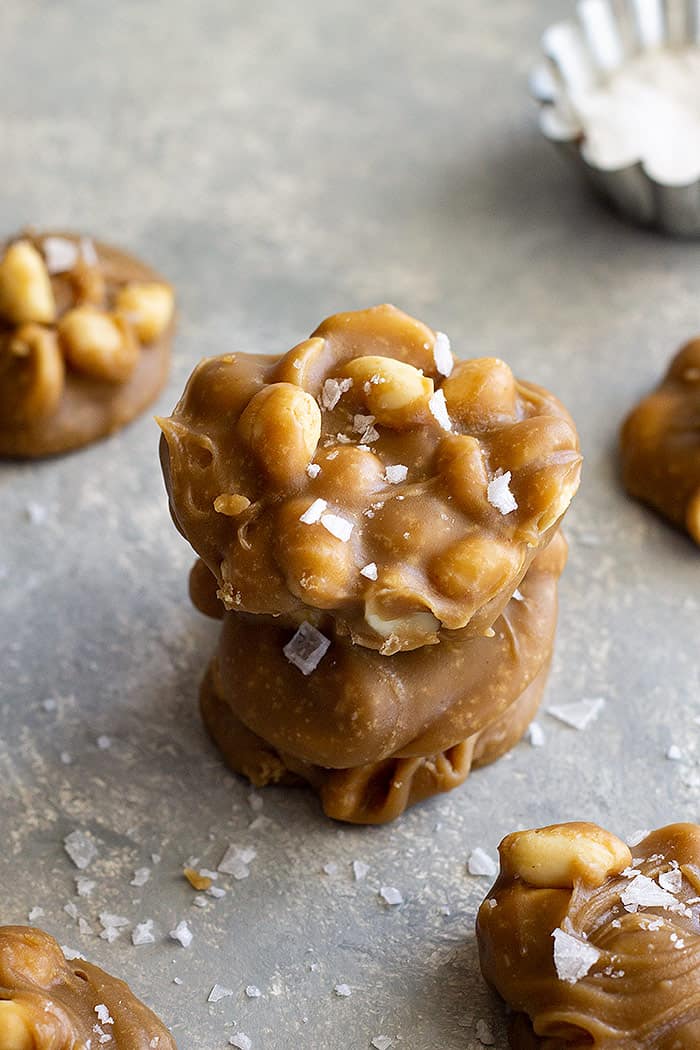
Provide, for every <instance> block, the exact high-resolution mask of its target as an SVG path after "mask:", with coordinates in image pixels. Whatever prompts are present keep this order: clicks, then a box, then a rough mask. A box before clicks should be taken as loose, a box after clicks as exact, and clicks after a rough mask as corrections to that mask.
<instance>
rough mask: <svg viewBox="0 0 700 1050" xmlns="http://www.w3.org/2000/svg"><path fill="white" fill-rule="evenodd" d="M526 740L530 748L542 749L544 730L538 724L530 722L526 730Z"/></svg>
mask: <svg viewBox="0 0 700 1050" xmlns="http://www.w3.org/2000/svg"><path fill="white" fill-rule="evenodd" d="M527 738H528V741H529V742H530V747H544V745H545V735H544V729H543V728H542V726H541V725H540V724H539V722H531V723H530V725H529V726H528V730H527Z"/></svg>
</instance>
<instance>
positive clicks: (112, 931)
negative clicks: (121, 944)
mask: <svg viewBox="0 0 700 1050" xmlns="http://www.w3.org/2000/svg"><path fill="white" fill-rule="evenodd" d="M119 933H120V931H119V930H118V929H117V927H116V926H105V928H104V930H103V931H102V933H101V934H100V938H101V940H103V941H107V944H114V942H115V941H116V939H117V937H118V936H119Z"/></svg>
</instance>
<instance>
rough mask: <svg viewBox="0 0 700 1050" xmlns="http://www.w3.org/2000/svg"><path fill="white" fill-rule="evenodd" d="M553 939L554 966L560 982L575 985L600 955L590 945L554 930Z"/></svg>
mask: <svg viewBox="0 0 700 1050" xmlns="http://www.w3.org/2000/svg"><path fill="white" fill-rule="evenodd" d="M552 937H553V938H554V966H555V968H556V971H557V976H558V978H559V980H560V981H565V982H566V983H567V984H576V982H577V981H580V980H581V978H582V977H585V976H586V974H587V973H588V972H589V971H590V969H591V967H593V966H595V964H596V963H597V962H598V960H599V959H600V955H601V953H600V952H599V951H598V949H597V948H595V947H594V946H593V945H592V944H588V943H587V942H586V941H582V940H580V939H579V938H578V937H574V936H572V935H571V934H570V933H566V932H565V931H564V930H561V929H556V930H555V931H554V933H553V934H552Z"/></svg>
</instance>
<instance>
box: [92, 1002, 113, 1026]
mask: <svg viewBox="0 0 700 1050" xmlns="http://www.w3.org/2000/svg"><path fill="white" fill-rule="evenodd" d="M95 1013H96V1014H97V1020H98V1021H99V1022H100V1024H114V1018H113V1017H111V1016H110V1013H109V1010H108V1008H107V1007H106V1006H105V1004H104V1003H98V1004H97V1006H96V1007H95Z"/></svg>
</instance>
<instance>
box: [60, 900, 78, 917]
mask: <svg viewBox="0 0 700 1050" xmlns="http://www.w3.org/2000/svg"><path fill="white" fill-rule="evenodd" d="M63 910H64V912H65V913H66V915H69V916H70V917H71V919H75V921H76V922H77V921H78V908H77V906H76V904H75V903H74V902H73V901H68V903H67V904H64V905H63Z"/></svg>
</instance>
